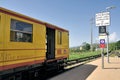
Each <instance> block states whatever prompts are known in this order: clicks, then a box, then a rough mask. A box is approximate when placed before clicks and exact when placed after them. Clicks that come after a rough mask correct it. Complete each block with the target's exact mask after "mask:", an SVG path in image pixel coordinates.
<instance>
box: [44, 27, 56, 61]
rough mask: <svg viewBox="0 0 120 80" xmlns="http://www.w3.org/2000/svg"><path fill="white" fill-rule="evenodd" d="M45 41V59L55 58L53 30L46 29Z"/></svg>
mask: <svg viewBox="0 0 120 80" xmlns="http://www.w3.org/2000/svg"><path fill="white" fill-rule="evenodd" d="M46 39H47V43H46V45H47V52H46V59H47V60H50V59H54V58H55V30H54V29H51V28H46Z"/></svg>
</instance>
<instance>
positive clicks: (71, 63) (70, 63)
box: [37, 53, 106, 80]
mask: <svg viewBox="0 0 120 80" xmlns="http://www.w3.org/2000/svg"><path fill="white" fill-rule="evenodd" d="M104 55H106V53H105V54H104ZM99 57H101V54H99V55H95V56H89V57H84V58H79V59H74V60H66V61H65V63H64V66H65V67H64V70H61V71H52V72H51V74H49V73H47V74H46V76H45V77H44V79H42V80H48V79H49V78H51V77H54V76H56V75H59V74H61V73H64V72H66V71H68V70H71V69H72V68H75V67H77V66H80V65H83V64H85V63H87V62H90V61H93V60H95V59H97V58H99ZM37 80H41V79H37Z"/></svg>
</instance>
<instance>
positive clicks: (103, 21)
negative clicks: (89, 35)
mask: <svg viewBox="0 0 120 80" xmlns="http://www.w3.org/2000/svg"><path fill="white" fill-rule="evenodd" d="M108 25H110V13H109V12H102V13H97V14H96V26H108Z"/></svg>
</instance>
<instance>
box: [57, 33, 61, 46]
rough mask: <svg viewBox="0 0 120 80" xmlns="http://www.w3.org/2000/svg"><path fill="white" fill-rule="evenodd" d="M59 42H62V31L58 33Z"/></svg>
mask: <svg viewBox="0 0 120 80" xmlns="http://www.w3.org/2000/svg"><path fill="white" fill-rule="evenodd" d="M57 36H58V37H57V42H58V44H59V45H61V44H62V32H61V31H58V35H57Z"/></svg>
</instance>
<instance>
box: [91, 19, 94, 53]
mask: <svg viewBox="0 0 120 80" xmlns="http://www.w3.org/2000/svg"><path fill="white" fill-rule="evenodd" d="M90 24H91V30H90V32H91V35H90V36H91V45H90V49H91V51H93V24H94V18H91V19H90Z"/></svg>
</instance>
